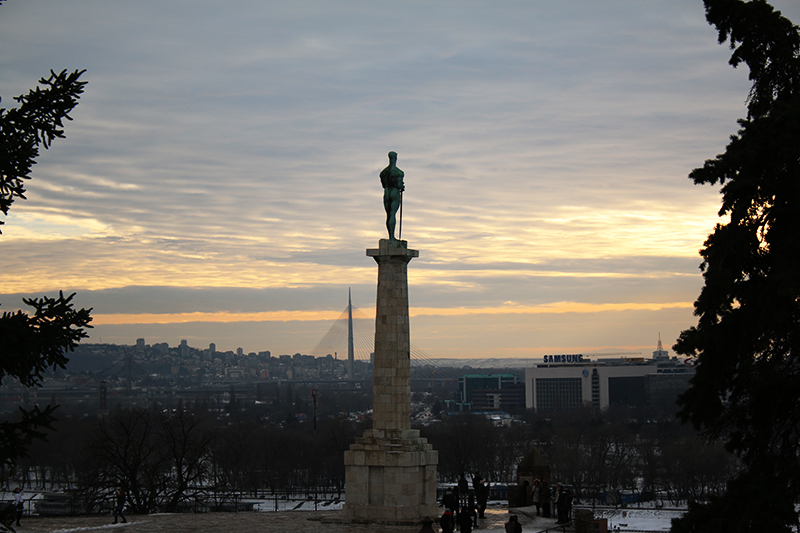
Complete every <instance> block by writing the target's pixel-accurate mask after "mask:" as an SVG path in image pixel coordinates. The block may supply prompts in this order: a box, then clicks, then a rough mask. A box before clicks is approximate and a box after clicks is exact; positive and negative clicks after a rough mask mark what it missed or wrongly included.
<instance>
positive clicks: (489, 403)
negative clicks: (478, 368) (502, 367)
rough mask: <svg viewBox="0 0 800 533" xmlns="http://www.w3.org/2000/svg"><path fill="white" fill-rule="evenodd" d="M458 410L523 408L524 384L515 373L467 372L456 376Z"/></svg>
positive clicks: (510, 409)
mask: <svg viewBox="0 0 800 533" xmlns="http://www.w3.org/2000/svg"><path fill="white" fill-rule="evenodd" d="M458 397H459V402H458V403H459V404H460V405H461V407H460V409H459V410H462V411H463V410H465V409H464V406H467V405H468V406H469V408H468V410H470V411H505V412H507V413H512V414H516V413H517V412H519V411H522V410H523V409H524V408H525V384H524V383H523V382H522V381H520V379H519V377H518V376H517V375H516V374H467V375H464V376H461V377H460V378H458Z"/></svg>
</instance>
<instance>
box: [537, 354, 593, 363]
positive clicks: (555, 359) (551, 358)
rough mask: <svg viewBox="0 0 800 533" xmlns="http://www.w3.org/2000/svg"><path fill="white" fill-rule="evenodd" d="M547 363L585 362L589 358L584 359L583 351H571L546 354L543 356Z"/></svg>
mask: <svg viewBox="0 0 800 533" xmlns="http://www.w3.org/2000/svg"><path fill="white" fill-rule="evenodd" d="M543 359H544V362H545V363H584V362H589V359H588V358H587V359H584V358H583V354H582V353H571V354H567V355H545V356H544V357H543Z"/></svg>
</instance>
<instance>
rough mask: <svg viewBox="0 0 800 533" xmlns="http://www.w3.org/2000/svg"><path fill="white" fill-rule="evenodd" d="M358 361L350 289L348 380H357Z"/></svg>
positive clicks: (348, 297) (348, 296) (348, 307)
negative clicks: (356, 364) (356, 361)
mask: <svg viewBox="0 0 800 533" xmlns="http://www.w3.org/2000/svg"><path fill="white" fill-rule="evenodd" d="M355 359H356V355H355V350H354V349H353V298H352V297H351V295H350V289H347V379H356V376H355V374H354V372H355V370H354V364H355V363H354V362H355Z"/></svg>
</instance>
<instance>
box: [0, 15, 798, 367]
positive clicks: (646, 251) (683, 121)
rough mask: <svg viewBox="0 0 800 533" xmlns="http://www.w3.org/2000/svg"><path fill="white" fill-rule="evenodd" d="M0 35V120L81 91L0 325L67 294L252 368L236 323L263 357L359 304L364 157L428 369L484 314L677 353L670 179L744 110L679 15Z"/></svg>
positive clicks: (719, 56)
mask: <svg viewBox="0 0 800 533" xmlns="http://www.w3.org/2000/svg"><path fill="white" fill-rule="evenodd" d="M775 5H777V6H778V7H779V8H781V9H783V10H784V12H785V13H786V14H787V15H789V16H790V18H792V17H793V18H794V19H795V20H797V19H800V8H798V5H797V3H796V2H793V1H790V0H780V1H777V2H775ZM0 35H1V36H2V37H0V45H2V47H3V51H4V54H3V55H2V57H0V69H2V72H3V80H2V82H1V83H0V93H2V95H3V96H4V97H5V98H6V99H5V100H4V102H3V104H4V105H6V106H8V105H11V102H12V100H11V96H13V95H16V94H21V93H24V92H26V91H27V90H28V89H29V88H30V87H31V86H32V85H33V84H34V83H35V80H37V79H38V78H39V77H41V76H42V75H45V74H47V73H48V72H49V70H50V69H51V68H54V69H61V68H68V69H71V68H86V69H87V72H86V74H85V75H84V76H85V79H87V80H88V81H89V85H88V86H87V88H86V92H85V94H84V96H83V97H82V99H81V103H80V105H79V106H78V107H77V108H76V109H75V111H74V112H73V113H72V115H73V118H74V121H73V122H70V123H68V124H67V125H66V133H67V137H66V139H59V140H58V142H56V143H54V145H53V147H52V148H51V149H50V150H47V151H44V152H43V153H42V154H41V156H40V158H39V162H38V164H37V165H36V167H35V168H34V173H33V179H32V180H31V181H30V183H29V187H28V189H29V193H28V195H27V196H28V200H26V201H24V202H18V203H16V204H15V205H14V207H13V209H12V211H11V215H10V216H9V217H7V218H6V219H5V220H6V222H7V224H6V225H5V226H4V227H3V232H4V233H3V236H2V237H0V239H2V240H0V246H2V253H0V271H1V272H2V273H3V281H4V286H3V292H4V294H3V295H2V296H0V301H2V303H3V305H4V306H6V307H8V306H13V305H18V303H15V302H17V300H18V298H17V296H18V295H20V294H38V293H41V292H53V291H56V290H59V289H68V290H76V291H78V298H79V299H81V301H84V302H88V303H86V304H81V305H87V306H93V307H95V313H97V316H98V318H99V317H101V316H102V317H112V316H113V317H117V319H119V320H125V319H124V318H122V317H124V316H134V315H135V316H139V318H143V317H144V315H153V316H156V315H158V316H160V317H162V318H163V317H164V316H172V317H173V318H174V320H173V322H172V323H170V324H162V325H160V326H158V327H157V326H156V325H155V324H154V325H152V326H148V328H147V330H146V331H147V332H152V333H153V334H159V335H161V334H163V335H173V334H174V335H180V333H176V332H178V331H179V330H180V328H181V327H183V328H186V331H188V330H190V329H191V330H192V331H194V332H195V334H196V335H197V337H196V338H197V339H199V340H200V339H202V340H203V342H205V340H207V339H206V337H203V335H207V336H214V335H217V334H218V335H219V336H220V337H219V338H225V339H226V342H231V343H235V342H237V341H236V340H235V339H236V338H237V337H236V335H241V337H239V338H240V339H241V340H240V341H238V342H240V343H241V344H246V342H250V343H252V344H253V345H255V344H257V343H260V342H262V341H263V338H262V336H261V332H260V329H259V328H260V326H259V328H256V329H255V330H253V331H248V330H247V328H246V327H245V326H244V325H243V324H254V323H256V322H258V323H259V324H260V323H262V322H263V323H270V324H272V323H275V324H281V325H280V326H274V327H275V328H284V330H285V331H286V333H283V332H281V333H276V334H275V335H273V337H272V338H273V339H275V340H274V342H276V343H278V342H284V343H286V344H285V345H284V346H285V348H284V349H285V350H286V351H287V352H291V350H292V348H291V347H290V344H291V343H292V342H299V341H298V339H300V338H304V339H305V338H306V336H308V335H310V336H312V337H313V336H314V335H316V333H309V330H308V328H310V327H317V328H320V327H322V328H324V327H325V326H324V324H325V320H324V319H322V318H320V320H314V317H316V316H317V315H316V314H315V313H317V314H319V316H321V317H323V316H324V317H328V316H329V313H331V312H332V311H331V310H332V309H333V310H335V309H338V308H339V307H340V306H342V307H343V294H344V291H345V290H346V289H347V288H348V287H353V290H354V292H355V293H357V294H358V295H359V297H360V298H361V301H364V302H365V303H366V305H365V307H366V306H368V305H371V304H372V301H373V299H374V292H375V266H374V262H372V261H371V260H370V259H369V258H368V257H366V256H365V254H364V249H365V248H371V247H374V246H375V243H376V241H377V240H378V239H379V238H382V237H383V236H384V235H385V229H384V213H383V207H382V202H381V195H382V191H381V189H380V186H379V181H378V172H379V171H380V169H381V168H383V167H384V166H385V165H386V164H387V159H386V152H388V151H389V150H396V151H397V152H398V153H399V155H400V157H399V162H398V164H399V166H400V167H401V168H402V169H403V170H404V171H405V172H406V184H407V187H408V189H407V191H406V194H405V197H404V213H403V238H407V239H408V240H409V242H410V246H411V247H413V248H417V249H419V250H420V251H421V255H420V258H419V259H416V260H415V261H414V262H413V263H412V264H411V266H410V270H409V277H410V281H411V290H410V294H411V299H412V307H414V306H416V307H417V308H418V309H428V310H437V311H436V313H433V311H430V313H429V314H421V315H419V316H417V317H416V318H415V319H414V320H415V323H417V324H420V325H421V327H420V332H421V334H423V335H425V336H426V339H431V343H430V344H431V346H435V347H436V349H437V350H444V351H447V352H449V353H452V352H456V351H458V350H459V345H458V343H457V342H456V340H457V339H461V338H462V337H465V336H468V335H469V333H470V332H474V331H475V329H474V327H475V325H476V324H477V322H473V319H474V316H473V315H472V314H471V313H473V312H480V310H481V309H483V310H489V309H494V310H502V309H506V307H507V306H506V305H505V304H504V302H509V301H510V302H515V306H518V307H519V308H520V309H539V310H548V309H549V310H550V311H552V310H553V309H555V308H559V309H560V308H563V305H564V304H563V302H574V303H575V305H582V306H586V307H583V308H581V309H582V310H580V311H574V312H573V311H571V312H569V313H563V312H550V311H548V312H541V313H539V312H536V313H534V312H524V313H520V316H519V317H517V316H514V315H513V314H506V313H499V312H498V313H493V316H492V321H491V324H487V325H490V326H491V327H492V328H496V329H497V330H498V331H500V330H503V329H504V328H506V327H508V328H511V329H514V328H520V327H528V324H529V322H526V321H527V320H531V321H534V324H540V323H541V324H547V326H546V327H547V328H549V329H553V330H560V328H561V327H562V326H561V325H558V324H555V321H562V322H559V324H562V323H563V327H564V328H568V329H571V331H573V332H577V333H574V334H573V340H569V341H568V340H565V338H560V339H558V340H552V341H548V342H549V344H548V346H550V347H551V349H554V348H553V347H554V346H573V347H580V346H584V347H585V346H589V345H590V344H591V343H594V342H601V340H602V342H603V343H606V342H607V336H608V335H606V336H599V335H593V334H590V333H589V332H592V331H594V326H593V324H594V323H595V321H596V319H597V317H598V316H613V317H615V320H619V321H620V323H619V324H618V325H616V326H613V327H612V326H609V325H607V331H608V332H609V335H610V334H611V332H614V333H615V334H617V335H619V340H618V341H617V343H616V344H626V345H627V344H636V343H631V342H628V341H626V340H625V339H628V338H631V337H632V336H634V334H633V333H632V331H637V332H638V331H639V329H641V328H643V327H644V326H643V325H642V322H641V317H642V316H651V317H654V316H658V317H663V320H664V321H666V322H669V323H670V324H672V326H670V327H671V330H670V331H671V333H670V334H671V335H677V332H678V331H680V329H681V327H683V328H686V327H688V326H690V325H691V324H692V321H693V318H692V317H691V313H690V312H684V311H686V310H685V309H684V310H683V311H681V312H683V314H680V313H678V311H676V310H675V309H672V308H669V307H668V305H669V304H670V302H673V303H674V302H690V301H692V300H693V299H694V298H695V297H696V295H697V293H698V291H699V288H700V286H701V284H702V279H701V278H700V273H699V271H698V269H697V266H698V264H699V262H700V259H699V257H698V255H697V251H698V249H699V248H700V247H701V246H702V244H703V241H704V239H705V237H706V236H707V235H708V233H709V232H710V231H711V230H712V229H713V226H714V224H715V223H716V222H717V215H716V212H717V210H718V208H719V195H718V192H717V191H716V190H714V189H713V188H709V187H696V186H694V185H692V184H691V182H690V181H689V180H688V179H687V178H686V176H687V174H688V173H689V171H691V169H692V168H695V167H697V166H700V165H702V163H703V161H704V160H705V159H708V158H710V157H713V156H714V155H715V154H717V153H720V152H721V151H722V150H723V149H724V146H725V143H726V142H727V140H728V136H729V135H730V134H731V133H734V131H735V129H736V122H735V121H736V119H737V118H738V117H740V116H742V115H743V114H744V102H745V98H746V95H747V91H748V88H749V81H748V80H747V73H746V72H745V71H744V70H733V69H731V68H730V67H729V66H728V64H727V61H728V56H729V53H730V51H729V50H728V49H727V47H725V46H719V45H718V44H717V42H716V32H715V31H714V29H713V28H711V27H709V26H708V25H707V24H706V23H705V21H704V14H703V8H702V4H701V3H700V2H697V1H695V0H679V1H674V0H669V1H666V0H665V1H656V2H648V3H637V4H635V5H632V4H631V3H629V2H618V1H611V2H603V3H597V2H589V1H580V2H570V3H549V2H525V1H511V2H504V3H500V4H498V3H485V2H467V3H463V2H455V1H444V2H435V3H430V2H421V1H420V2H415V1H412V2H404V3H402V4H397V3H389V2H375V3H370V4H364V3H363V2H336V3H335V4H331V3H325V2H304V3H294V4H292V3H285V4H275V3H263V2H256V1H253V0H235V1H232V2H229V3H228V4H226V6H225V8H224V9H221V8H220V7H219V6H216V5H212V4H207V3H197V2H189V1H187V0H179V1H175V2H169V3H164V2H156V1H155V0H143V1H139V2H134V3H125V4H118V3H108V2H104V1H102V0H85V1H83V2H80V3H77V4H76V3H55V4H54V3H52V2H46V1H43V0H28V1H26V2H12V3H7V4H4V5H3V6H1V7H0ZM617 305H622V306H623V307H624V306H625V305H634V306H645V307H641V308H638V307H636V308H634V307H630V308H616V307H614V306H617ZM648 305H654V306H656V308H657V309H651V308H648V307H646V306H648ZM548 306H550V307H548ZM559 306H561V307H559ZM664 306H667V307H664ZM511 307H513V306H511ZM461 310H463V313H462V311H461ZM584 311H586V312H584ZM197 313H200V314H199V315H198V314H197ZM281 313H283V315H281V316H286V317H290V318H291V317H292V316H294V317H295V319H292V320H290V321H289V322H288V323H287V322H284V321H282V320H281V319H278V318H276V317H277V316H278V315H280V314H281ZM292 313H299V314H295V315H293V314H292ZM464 313H466V314H464ZM676 313H678V314H676ZM448 314H449V315H452V316H448ZM484 316H486V313H485V312H484ZM678 316H680V320H682V321H683V326H679V325H677V322H678V320H679V319H678V318H677V317H678ZM179 317H180V319H179ZM212 317H218V319H219V320H220V321H221V322H220V323H221V324H223V323H224V324H225V326H224V328H223V329H218V330H216V329H213V328H212V327H211V326H209V324H212V323H213V322H208V321H207V319H211V318H212ZM298 317H299V318H298ZM521 317H525V318H524V320H523V319H522V318H521ZM117 319H115V320H117ZM517 319H520V320H523V321H522V322H520V320H517ZM109 320H110V319H109ZM130 320H133V319H130ZM183 320H192V322H182V321H183ZM229 320H237V321H240V322H236V323H234V322H230V321H229ZM584 321H588V324H587V323H584ZM657 321H658V320H656V319H654V320H653V322H654V323H651V324H648V325H647V327H646V328H645V329H647V330H656V329H657V328H658V326H657V324H655V322H657ZM289 323H291V324H300V323H302V324H303V325H302V326H297V328H298V329H296V330H294V329H292V328H288V326H287V324H289ZM193 324H195V325H193ZM196 324H204V325H202V326H198V325H196ZM234 324H239V325H234ZM520 324H522V325H520ZM315 325H316V326H315ZM129 326H130V327H129ZM440 326H441V327H440ZM137 327H141V328H143V327H144V324H141V323H139V322H136V323H134V324H129V325H127V326H126V325H125V324H122V323H120V324H113V325H112V324H110V323H109V324H107V325H105V326H102V329H103V330H104V331H105V332H106V333H104V335H103V337H104V338H107V339H108V338H119V339H122V338H125V335H128V337H130V336H131V335H136V332H135V331H136V328H137ZM253 327H254V326H253ZM270 327H272V326H270ZM293 327H294V326H293ZM536 327H538V326H536ZM125 328H128V329H125ZM289 329H292V331H295V333H296V334H295V335H294V336H292V335H291V334H290V333H288V331H289ZM112 330H113V331H115V332H117V333H118V335H117V334H114V335H110V333H108V332H110V331H112ZM123 330H124V331H125V334H124V335H123V333H121V332H123ZM284 330H281V331H284ZM434 330H435V331H436V332H437V335H440V337H441V339H442V342H433V333H432V332H433V331H434ZM140 331H144V329H142V330H140ZM158 332H160V333H158ZM223 332H224V333H223ZM583 332H586V333H583ZM95 333H96V332H94V333H93V335H94V334H95ZM637 334H638V333H637ZM642 334H644V332H643V333H642ZM223 335H224V337H223ZM646 335H647V337H648V338H651V337H652V336H653V334H652V331H648V332H647V333H646ZM245 338H247V339H250V340H249V341H245V340H244V339H245ZM278 339H282V340H280V341H279V340H278ZM444 339H454V340H453V342H454V344H453V345H445V343H444ZM494 340H495V341H496V342H497V343H498V349H501V348H500V347H499V344H502V343H503V342H505V341H503V340H502V339H501V338H498V339H494ZM264 342H267V341H264ZM426 342H427V340H426ZM458 342H463V343H464V345H462V347H463V346H467V347H468V348H469V349H470V350H472V349H473V348H472V347H473V346H476V345H479V344H480V343H474V342H471V341H470V342H466V341H461V340H458ZM637 342H639V344H641V343H642V341H637ZM544 344H547V343H539V344H537V346H540V345H541V346H543V345H544ZM526 346H527V347H530V346H531V345H530V344H529V343H519V344H515V343H514V342H511V341H509V346H508V347H507V348H502V349H504V350H506V349H507V350H508V351H512V352H513V351H514V350H521V351H524V349H526V348H524V347H526ZM263 348H268V347H263ZM537 349H538V348H537ZM294 350H295V351H300V348H299V347H298V348H295V349H294ZM587 351H589V350H587ZM292 353H293V352H292ZM551 353H552V352H551ZM435 355H437V356H438V354H435Z"/></svg>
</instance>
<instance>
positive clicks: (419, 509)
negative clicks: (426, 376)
mask: <svg viewBox="0 0 800 533" xmlns="http://www.w3.org/2000/svg"><path fill="white" fill-rule="evenodd" d="M378 246H379V247H378V248H377V249H369V250H367V255H368V256H370V257H372V258H374V259H375V261H376V262H377V263H378V298H377V304H376V314H375V358H374V365H373V377H372V381H373V408H372V429H371V430H367V431H365V432H364V436H363V437H361V438H360V439H357V440H356V443H355V444H353V445H352V446H350V450H349V451H346V452H345V453H344V464H345V496H346V497H345V505H344V511H343V512H344V516H345V518H348V519H350V520H353V521H364V522H381V523H408V522H417V521H419V520H420V519H422V518H423V517H425V516H436V515H437V514H438V509H437V505H436V465H437V463H438V459H439V457H438V453H437V452H436V451H435V450H434V449H433V447H432V446H431V445H430V444H428V442H427V440H426V439H424V438H421V437H420V436H419V431H417V430H412V429H411V340H410V332H409V321H408V275H407V266H408V263H409V261H411V259H412V258H414V257H419V252H418V251H417V250H409V249H408V244H407V242H406V241H398V240H394V239H381V240H380V242H379V245H378Z"/></svg>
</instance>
